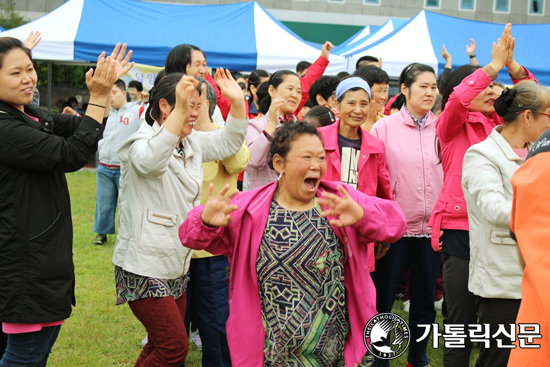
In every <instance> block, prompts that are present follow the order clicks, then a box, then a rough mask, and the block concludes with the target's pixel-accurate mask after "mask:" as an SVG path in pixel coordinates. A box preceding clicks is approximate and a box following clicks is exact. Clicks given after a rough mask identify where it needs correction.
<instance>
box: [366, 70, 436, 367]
mask: <svg viewBox="0 0 550 367" xmlns="http://www.w3.org/2000/svg"><path fill="white" fill-rule="evenodd" d="M399 79H400V80H403V84H402V85H401V94H403V95H404V96H405V100H406V102H405V104H404V105H403V107H402V108H401V111H399V112H398V113H396V114H393V115H391V116H388V117H384V118H382V119H380V120H379V121H378V122H377V123H375V124H374V126H373V127H372V129H371V134H373V135H374V136H377V137H379V138H380V139H382V140H383V141H384V143H385V145H386V165H387V168H388V171H389V174H390V180H391V185H392V193H393V198H394V199H395V201H396V202H397V203H398V204H399V206H400V207H401V210H403V213H404V214H405V217H406V218H407V233H406V234H405V236H404V237H403V238H401V239H400V240H399V241H397V242H396V243H395V244H393V245H391V247H390V248H389V250H388V251H387V253H386V255H385V256H384V257H382V258H380V259H378V260H377V261H376V271H375V272H374V273H373V274H372V277H373V280H374V284H375V286H376V309H377V310H378V312H379V313H386V312H391V309H392V306H393V301H394V299H395V293H396V291H397V285H398V283H399V280H400V279H401V276H402V274H403V271H405V269H406V267H407V265H408V267H409V271H410V274H409V297H410V302H411V306H410V313H409V325H410V327H411V344H410V347H409V356H408V364H407V366H408V367H424V366H427V365H428V363H429V361H428V357H427V356H426V347H427V345H428V338H425V339H424V340H422V341H421V342H417V341H416V340H417V339H419V338H421V337H422V335H423V334H424V330H425V329H424V328H423V327H419V326H418V324H432V323H433V322H434V321H435V315H436V311H435V309H434V303H433V300H434V294H435V286H436V284H437V278H438V275H439V270H440V268H441V253H440V252H439V248H438V247H436V248H432V246H431V241H430V237H431V228H430V227H429V226H428V220H429V219H430V215H431V213H432V210H433V208H434V205H435V202H436V200H437V197H438V195H439V192H440V191H441V186H442V184H443V170H442V168H441V165H439V164H438V163H439V158H438V156H437V152H436V149H435V139H436V136H435V121H436V117H435V116H434V114H433V113H432V112H431V109H432V107H433V105H434V102H435V99H436V96H437V94H438V90H437V79H436V78H435V72H434V70H433V69H432V67H431V66H428V65H424V64H417V63H414V64H410V65H409V66H407V67H406V68H405V69H404V70H403V71H402V73H401V76H400V77H399ZM376 365H378V366H389V361H388V360H377V361H376Z"/></svg>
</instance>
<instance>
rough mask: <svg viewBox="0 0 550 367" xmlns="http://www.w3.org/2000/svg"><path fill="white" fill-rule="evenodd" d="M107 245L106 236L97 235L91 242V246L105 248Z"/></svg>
mask: <svg viewBox="0 0 550 367" xmlns="http://www.w3.org/2000/svg"><path fill="white" fill-rule="evenodd" d="M106 243H107V235H106V234H98V235H97V237H96V238H95V240H93V241H92V245H98V246H105V244H106Z"/></svg>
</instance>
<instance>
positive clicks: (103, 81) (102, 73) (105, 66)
mask: <svg viewBox="0 0 550 367" xmlns="http://www.w3.org/2000/svg"><path fill="white" fill-rule="evenodd" d="M115 67H116V61H115V60H113V59H111V57H108V58H107V59H105V52H102V53H101V55H99V57H98V59H97V65H96V68H95V71H94V69H92V68H90V70H88V72H87V73H86V85H87V86H88V89H89V90H90V100H91V99H92V98H103V99H105V98H107V96H109V95H111V89H112V88H113V84H114V83H115V81H116V80H117V77H116V70H115Z"/></svg>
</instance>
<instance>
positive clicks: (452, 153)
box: [430, 69, 536, 248]
mask: <svg viewBox="0 0 550 367" xmlns="http://www.w3.org/2000/svg"><path fill="white" fill-rule="evenodd" d="M525 70H526V71H527V74H528V76H527V77H526V78H524V79H521V80H526V79H530V80H534V81H536V79H535V77H534V76H533V74H531V73H530V72H529V71H528V70H527V69H525ZM521 80H512V81H513V82H514V84H515V83H518V82H519V81H521ZM491 83H492V81H491V79H490V78H489V77H488V76H487V74H486V73H485V71H483V69H478V70H476V71H475V72H474V73H473V74H472V75H469V76H468V77H466V78H464V80H463V81H462V83H460V84H459V85H457V86H456V87H455V88H454V91H453V93H451V95H450V97H449V100H448V101H447V104H446V105H445V109H444V110H443V112H441V115H439V119H438V120H437V123H436V128H435V129H436V133H437V136H438V138H439V142H440V144H441V163H442V166H443V188H442V190H441V193H440V194H439V198H438V199H437V203H436V204H435V208H434V211H433V213H432V217H431V218H430V225H431V226H432V247H434V248H436V247H438V246H439V231H440V230H441V229H442V228H443V229H445V228H446V229H459V230H464V231H468V230H469V226H468V210H467V208H466V200H465V199H464V193H463V191H462V163H463V161H464V155H465V154H466V151H467V150H468V148H470V147H471V146H472V145H474V144H477V143H480V142H482V141H483V140H485V139H487V137H488V136H489V134H491V131H493V128H494V127H495V126H497V125H501V124H502V119H501V117H500V116H499V115H497V113H496V112H493V113H492V114H491V115H489V116H485V115H484V114H483V113H481V112H471V111H470V108H471V102H472V100H473V99H474V98H475V97H477V95H478V94H479V93H481V92H483V91H484V90H485V89H486V88H487V87H488V86H489V85H490V84H491Z"/></svg>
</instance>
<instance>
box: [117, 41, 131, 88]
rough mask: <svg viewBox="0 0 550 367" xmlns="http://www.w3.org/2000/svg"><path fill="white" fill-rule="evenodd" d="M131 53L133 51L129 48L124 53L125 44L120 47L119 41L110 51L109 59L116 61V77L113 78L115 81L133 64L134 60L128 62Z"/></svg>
mask: <svg viewBox="0 0 550 367" xmlns="http://www.w3.org/2000/svg"><path fill="white" fill-rule="evenodd" d="M132 54H133V51H132V50H130V51H128V54H127V55H126V44H123V45H122V48H121V47H120V43H117V44H116V46H115V49H114V50H113V52H112V53H111V59H113V60H115V61H116V63H115V70H116V75H117V78H116V79H115V81H116V80H118V79H120V77H121V76H123V75H124V74H126V73H127V72H129V71H130V69H131V68H132V67H133V66H134V64H135V62H131V63H129V64H128V62H129V61H130V58H131V57H132ZM124 55H126V57H124Z"/></svg>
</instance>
